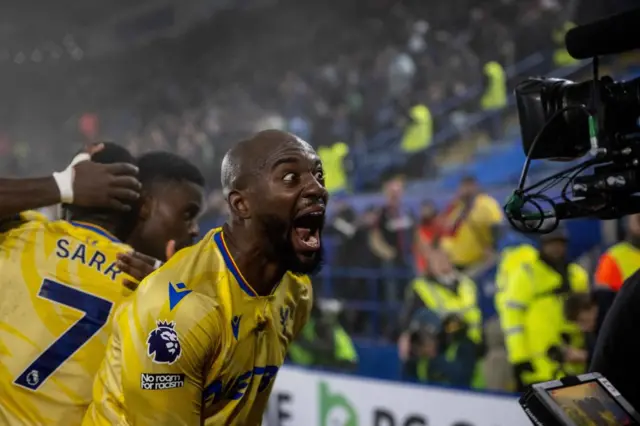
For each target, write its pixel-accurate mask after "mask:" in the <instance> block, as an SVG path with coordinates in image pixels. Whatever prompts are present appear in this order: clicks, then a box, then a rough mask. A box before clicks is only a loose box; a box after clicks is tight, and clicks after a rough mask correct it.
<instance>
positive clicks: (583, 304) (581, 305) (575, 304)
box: [564, 293, 596, 322]
mask: <svg viewBox="0 0 640 426" xmlns="http://www.w3.org/2000/svg"><path fill="white" fill-rule="evenodd" d="M594 306H596V302H595V300H594V298H593V295H592V294H589V293H575V294H572V295H570V296H569V297H568V298H567V300H566V301H565V303H564V315H565V317H566V319H568V320H569V321H572V322H575V321H577V320H578V316H579V315H580V314H581V313H582V312H585V311H588V310H589V309H591V308H593V307H594Z"/></svg>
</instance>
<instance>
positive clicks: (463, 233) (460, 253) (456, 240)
mask: <svg viewBox="0 0 640 426" xmlns="http://www.w3.org/2000/svg"><path fill="white" fill-rule="evenodd" d="M463 210H464V205H463V204H462V203H457V205H455V206H454V208H453V209H452V211H450V212H449V213H448V214H447V217H446V218H445V221H446V222H447V225H450V224H451V223H453V222H456V221H458V220H461V215H462V214H463ZM503 219H504V213H503V212H502V207H500V204H498V202H497V201H496V200H495V199H494V198H492V197H490V196H489V195H486V194H480V195H478V196H477V197H476V198H475V200H474V201H473V206H472V207H471V210H470V211H469V212H468V215H467V217H465V218H462V220H461V223H460V225H459V226H458V228H457V229H456V230H455V231H454V232H453V234H452V235H448V236H445V237H443V238H442V241H441V244H442V248H443V249H444V250H445V251H446V252H447V253H448V254H449V256H450V257H451V261H452V262H453V263H454V264H455V265H456V266H464V267H466V266H472V265H474V264H475V263H477V262H481V261H482V260H483V259H484V256H485V254H486V251H487V250H489V249H491V248H492V247H493V235H492V234H491V229H492V227H493V226H495V225H500V224H501V223H502V222H503Z"/></svg>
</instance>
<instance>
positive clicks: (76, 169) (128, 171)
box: [0, 154, 140, 220]
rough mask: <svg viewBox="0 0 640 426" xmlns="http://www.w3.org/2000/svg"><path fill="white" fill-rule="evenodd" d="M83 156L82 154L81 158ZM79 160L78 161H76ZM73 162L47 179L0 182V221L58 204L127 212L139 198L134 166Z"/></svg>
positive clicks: (0, 180)
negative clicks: (131, 203)
mask: <svg viewBox="0 0 640 426" xmlns="http://www.w3.org/2000/svg"><path fill="white" fill-rule="evenodd" d="M81 155H82V154H81ZM76 158H78V157H76ZM82 158H84V161H81V162H77V160H74V161H76V163H75V164H74V163H73V162H72V163H71V165H70V166H69V167H67V169H66V170H64V171H63V172H60V173H54V174H53V175H51V176H48V177H40V178H29V179H0V220H3V219H11V218H12V217H14V216H15V215H17V214H19V213H21V212H23V211H26V210H33V209H39V208H42V207H47V206H51V205H54V204H58V203H61V202H64V203H68V204H76V205H79V206H85V207H108V208H113V209H118V210H128V209H130V205H129V204H128V202H131V201H135V200H136V199H137V198H138V196H139V191H140V182H138V180H137V179H136V174H137V173H138V169H137V167H136V166H134V165H133V164H126V163H115V164H97V163H92V162H91V161H86V160H88V159H89V157H88V156H87V155H86V154H85V156H84V157H82Z"/></svg>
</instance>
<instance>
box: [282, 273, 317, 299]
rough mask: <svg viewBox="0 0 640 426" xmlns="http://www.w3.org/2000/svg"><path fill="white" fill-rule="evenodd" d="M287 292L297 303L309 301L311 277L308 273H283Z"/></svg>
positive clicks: (311, 292)
mask: <svg viewBox="0 0 640 426" xmlns="http://www.w3.org/2000/svg"><path fill="white" fill-rule="evenodd" d="M285 280H286V289H287V292H288V293H289V294H290V295H291V296H292V297H293V298H294V299H295V300H296V301H298V303H304V302H307V301H308V302H310V301H311V298H312V297H313V287H312V285H311V278H310V277H309V276H308V275H299V274H294V273H292V272H287V274H286V275H285Z"/></svg>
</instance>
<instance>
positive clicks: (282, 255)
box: [259, 215, 324, 275]
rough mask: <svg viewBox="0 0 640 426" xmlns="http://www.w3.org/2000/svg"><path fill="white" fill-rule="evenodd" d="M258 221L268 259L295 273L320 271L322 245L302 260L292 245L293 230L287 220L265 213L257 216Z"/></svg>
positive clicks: (322, 261) (322, 253) (309, 273)
mask: <svg viewBox="0 0 640 426" xmlns="http://www.w3.org/2000/svg"><path fill="white" fill-rule="evenodd" d="M259 223H260V228H261V231H262V232H261V233H262V235H263V236H264V237H265V239H266V241H267V244H266V246H267V253H266V254H267V256H268V258H269V260H271V261H274V262H278V263H280V264H281V265H283V267H284V268H286V270H287V271H289V272H292V273H293V274H296V275H314V274H316V273H318V272H320V269H322V265H323V264H324V248H323V247H322V245H321V246H320V249H319V250H317V251H316V252H314V254H313V257H308V258H306V259H305V260H304V261H303V260H301V259H300V256H298V254H297V253H296V250H295V248H294V246H293V242H292V240H291V239H292V232H294V231H293V228H292V227H291V226H290V224H289V223H288V221H283V220H282V219H281V218H279V217H278V216H276V215H265V216H262V217H260V218H259ZM320 233H321V234H322V232H320Z"/></svg>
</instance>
